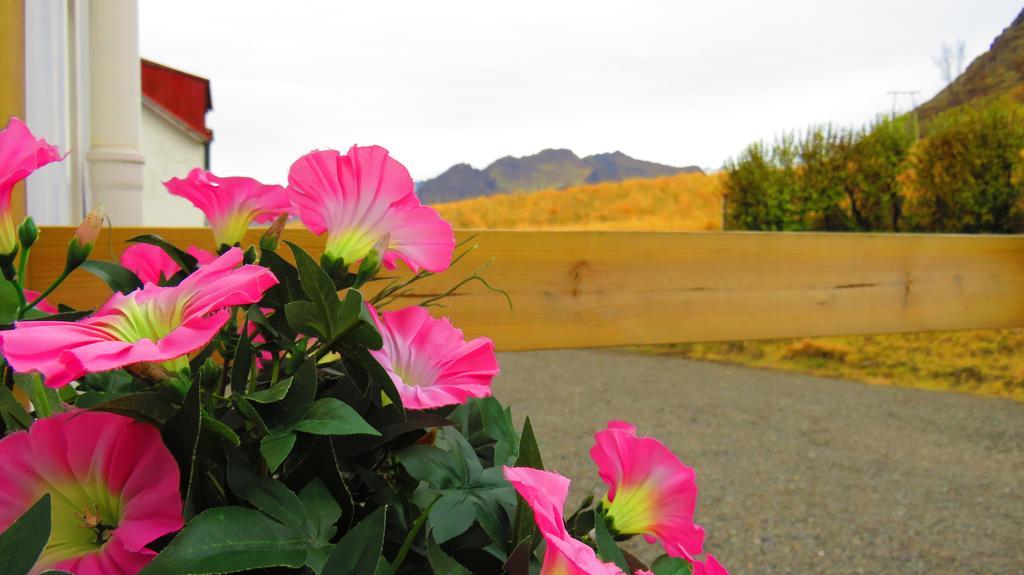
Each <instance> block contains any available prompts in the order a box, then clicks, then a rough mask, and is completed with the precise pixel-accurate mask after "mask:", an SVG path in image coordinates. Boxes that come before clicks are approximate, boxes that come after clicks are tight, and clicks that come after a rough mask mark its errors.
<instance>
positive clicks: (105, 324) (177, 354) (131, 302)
mask: <svg viewBox="0 0 1024 575" xmlns="http://www.w3.org/2000/svg"><path fill="white" fill-rule="evenodd" d="M241 262H242V250H241V249H238V248H232V249H230V250H228V251H227V252H225V253H224V254H223V255H222V256H220V257H219V258H217V259H216V260H214V261H213V262H212V263H209V264H207V265H205V266H202V267H201V268H199V270H197V271H196V272H195V273H193V274H192V275H190V276H188V277H187V278H185V279H184V280H182V282H181V283H180V284H178V285H176V286H174V287H159V286H156V285H154V284H149V285H147V286H146V287H144V288H143V289H140V290H136V291H134V292H132V293H130V294H128V295H124V294H121V293H116V294H114V295H113V296H112V297H111V298H110V299H109V300H107V303H105V304H104V305H103V307H101V308H100V309H99V310H97V311H96V313H95V314H93V315H91V316H89V317H87V318H85V319H82V320H79V321H77V322H59V321H29V322H18V323H17V324H15V328H14V329H13V330H9V331H5V332H3V333H0V355H3V356H4V357H6V358H7V361H8V363H10V364H11V367H13V368H14V369H15V370H16V371H19V372H26V371H38V372H40V373H42V374H43V376H44V377H45V378H46V385H47V386H49V387H62V386H64V385H67V384H68V383H70V382H71V381H74V380H75V379H76V378H78V377H81V376H82V375H84V374H86V373H90V372H100V371H108V370H111V369H118V368H121V367H125V366H127V365H131V364H135V363H141V362H163V363H164V366H165V367H167V368H168V369H171V370H181V369H184V368H186V367H187V366H188V355H187V354H189V353H190V352H193V351H195V350H197V349H199V348H201V347H202V346H204V345H206V343H207V342H209V341H210V340H211V339H213V337H214V336H215V335H216V334H217V332H218V331H219V330H220V329H221V328H222V327H224V324H225V323H227V321H228V318H229V317H230V315H231V310H230V309H229V308H230V307H232V306H238V305H248V304H251V303H255V302H257V301H259V300H260V299H261V298H262V297H263V292H265V291H266V290H267V289H269V288H271V287H272V286H274V285H275V284H277V278H275V277H274V274H272V273H271V272H270V270H268V269H266V268H263V267H260V266H255V265H244V266H242V267H240V268H236V266H238V264H240V263H241Z"/></svg>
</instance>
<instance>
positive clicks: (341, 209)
mask: <svg viewBox="0 0 1024 575" xmlns="http://www.w3.org/2000/svg"><path fill="white" fill-rule="evenodd" d="M288 196H289V198H290V199H291V201H292V203H293V204H294V205H295V207H296V208H297V209H298V214H299V217H300V218H301V219H302V223H303V224H305V225H306V227H307V228H309V230H310V231H312V232H313V233H314V234H317V235H320V234H323V233H324V232H327V246H326V248H325V252H326V253H327V255H328V256H329V257H331V258H333V259H335V260H340V261H342V262H343V263H344V264H345V265H349V264H352V263H354V262H356V261H359V260H361V259H363V258H365V257H366V256H367V255H368V254H369V253H370V251H371V250H373V249H375V247H376V246H381V247H378V249H383V251H384V253H383V254H381V255H382V257H383V264H384V265H385V266H387V267H388V268H394V267H395V261H396V260H398V259H400V260H402V261H403V262H405V264H406V265H408V266H409V268H410V269H412V270H413V271H414V272H418V271H420V269H425V270H427V271H431V272H440V271H444V270H446V269H448V266H449V265H451V260H452V252H453V251H454V250H455V236H454V235H453V234H452V227H451V225H450V224H448V222H446V221H444V220H443V219H441V216H440V215H439V214H438V213H437V211H436V210H434V209H433V208H429V207H426V206H422V205H420V201H419V198H417V197H416V194H415V193H414V192H413V183H412V178H411V177H409V171H408V170H406V169H405V166H403V165H402V164H400V163H398V161H396V160H395V159H394V158H392V157H390V156H389V155H388V151H387V150H385V149H384V148H381V147H380V146H368V147H358V146H353V147H352V148H351V149H349V151H348V153H347V154H345V155H341V154H340V153H339V152H338V151H336V150H315V151H312V152H310V153H308V154H306V155H305V156H302V157H301V158H299V159H298V160H296V161H295V163H294V164H292V167H291V170H290V171H289V172H288Z"/></svg>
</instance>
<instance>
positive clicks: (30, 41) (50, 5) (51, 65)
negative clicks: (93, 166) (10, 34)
mask: <svg viewBox="0 0 1024 575" xmlns="http://www.w3.org/2000/svg"><path fill="white" fill-rule="evenodd" d="M68 19H69V15H68V11H67V5H66V4H65V2H63V1H62V0H38V1H34V2H26V3H25V117H24V118H23V120H25V122H26V123H27V124H28V126H29V129H30V130H32V133H33V134H35V135H36V137H40V138H45V139H46V141H47V142H49V143H51V144H53V145H55V146H57V147H58V148H60V150H61V151H62V152H76V151H77V150H76V149H75V146H73V145H72V143H71V138H70V135H69V133H68V132H69V130H68V128H69V118H68V111H69V104H70V103H69V101H68V89H67V85H68V78H67V55H68V29H67V24H68ZM6 122H7V118H2V119H0V123H6ZM71 166H72V158H67V159H66V160H65V161H63V162H54V163H52V164H50V165H48V166H46V167H45V168H43V169H41V170H39V171H38V172H36V173H35V174H33V175H32V177H31V178H29V179H28V181H27V182H26V186H27V187H26V194H25V196H26V202H27V204H28V205H27V208H28V214H29V215H31V216H32V217H33V218H34V219H35V221H36V223H37V224H39V225H51V226H53V225H64V226H66V225H74V224H77V223H78V220H79V219H81V206H80V205H78V203H79V202H78V201H77V200H78V199H79V198H80V197H81V195H80V194H78V193H76V192H75V191H74V190H73V188H72V178H71V174H72V171H71Z"/></svg>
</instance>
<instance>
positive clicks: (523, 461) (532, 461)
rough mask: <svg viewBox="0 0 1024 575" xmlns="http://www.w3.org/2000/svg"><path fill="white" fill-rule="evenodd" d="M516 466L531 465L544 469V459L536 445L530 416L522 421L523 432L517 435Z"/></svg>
mask: <svg viewBox="0 0 1024 575" xmlns="http://www.w3.org/2000/svg"><path fill="white" fill-rule="evenodd" d="M516 467H532V468H534V469H544V460H543V459H542V458H541V456H540V447H539V446H538V445H537V436H536V435H535V434H534V433H533V423H531V422H530V416H526V421H524V422H523V433H522V434H521V435H520V437H519V457H517V458H516Z"/></svg>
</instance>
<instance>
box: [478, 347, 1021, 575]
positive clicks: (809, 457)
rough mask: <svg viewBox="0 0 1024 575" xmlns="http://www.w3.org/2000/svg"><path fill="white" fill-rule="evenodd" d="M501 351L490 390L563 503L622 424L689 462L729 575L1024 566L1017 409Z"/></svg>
mask: <svg viewBox="0 0 1024 575" xmlns="http://www.w3.org/2000/svg"><path fill="white" fill-rule="evenodd" d="M500 359H501V362H502V370H503V373H502V375H501V376H500V377H499V379H498V381H497V383H496V385H495V393H496V394H497V395H498V397H499V398H501V400H502V402H504V403H505V404H507V405H510V406H511V407H512V409H513V414H514V415H515V417H516V418H517V419H521V418H522V417H523V415H525V414H529V415H530V416H531V419H532V420H533V422H534V425H535V427H536V429H537V433H538V437H539V439H540V441H541V449H542V452H543V455H544V458H545V463H546V464H547V466H548V467H549V468H553V469H556V470H558V471H560V472H562V473H563V474H565V475H568V476H569V477H571V478H572V479H573V484H574V493H573V496H572V498H571V500H570V506H573V505H575V504H576V503H578V501H579V498H580V497H582V495H583V493H584V492H586V491H587V490H591V489H594V490H597V489H598V487H599V485H600V480H599V479H598V478H597V474H596V471H595V469H594V467H593V464H592V463H591V462H590V459H589V457H588V455H587V452H588V450H589V448H590V446H591V444H592V442H593V439H592V434H593V432H594V431H596V430H598V429H599V428H600V427H601V426H602V425H603V424H604V423H605V422H606V421H608V420H609V419H615V418H620V419H627V420H629V421H631V422H633V423H635V424H637V425H638V427H639V428H640V433H641V434H644V435H652V436H656V437H658V438H659V439H661V440H662V441H664V442H665V443H666V444H668V445H669V447H671V448H672V449H673V450H674V451H675V452H676V453H678V454H680V456H681V457H682V458H683V460H684V461H685V462H686V463H687V464H689V465H691V466H693V467H695V468H696V469H697V477H698V482H699V485H700V490H701V494H700V504H699V508H698V511H697V515H698V522H699V523H701V524H702V525H704V526H705V528H707V531H708V537H707V548H708V549H709V550H710V551H712V552H713V553H715V554H716V555H717V556H718V557H719V558H720V559H721V560H722V561H723V563H724V564H725V566H726V567H727V568H728V569H730V572H731V573H732V574H733V575H744V574H755V573H764V574H768V573H787V574H789V573H793V574H805V573H807V574H809V573H822V574H836V575H839V574H846V573H870V574H890V573H891V574H899V575H909V574H916V573H922V574H925V573H927V574H929V575H942V574H946V573H950V574H953V573H955V574H958V575H959V574H970V575H975V574H978V575H980V574H989V573H991V574H996V573H998V574H1021V573H1024V404H1020V403H1014V402H1012V401H1009V400H1001V399H992V398H983V397H974V396H968V395H962V394H957V393H941V392H931V391H924V390H916V389H903V388H893V387H876V386H869V385H864V384H859V383H854V382H849V381H843V380H834V379H823V378H816V377H809V376H802V375H794V374H789V373H781V372H772V371H762V370H756V369H749V368H743V367H734V366H727V365H718V364H713V363H703V362H697V361H690V360H685V359H679V358H673V357H657V356H646V355H640V354H631V353H627V352H621V351H593V350H587V351H556V352H529V353H506V354H501V357H500ZM635 549H636V550H638V551H639V553H638V555H640V556H641V557H646V558H650V557H652V556H653V555H652V554H651V553H650V551H651V549H650V548H648V546H647V545H646V544H643V543H638V544H637V545H636V546H635Z"/></svg>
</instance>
